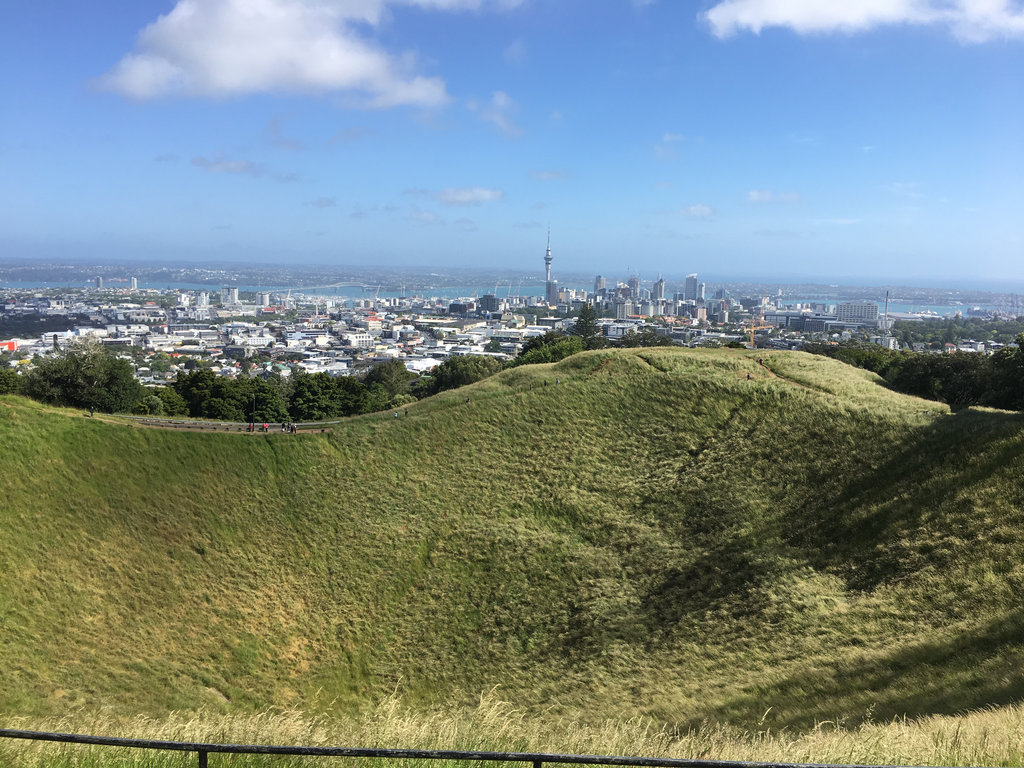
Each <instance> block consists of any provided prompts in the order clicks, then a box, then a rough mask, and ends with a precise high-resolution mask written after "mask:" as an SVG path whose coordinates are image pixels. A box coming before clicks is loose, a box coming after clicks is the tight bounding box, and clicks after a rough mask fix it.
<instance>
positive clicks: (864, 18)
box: [701, 0, 1024, 42]
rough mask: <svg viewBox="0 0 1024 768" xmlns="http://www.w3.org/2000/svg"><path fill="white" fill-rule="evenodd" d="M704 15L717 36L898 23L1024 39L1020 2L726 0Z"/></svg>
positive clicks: (965, 35)
mask: <svg viewBox="0 0 1024 768" xmlns="http://www.w3.org/2000/svg"><path fill="white" fill-rule="evenodd" d="M701 16H702V17H703V19H704V20H705V21H706V22H707V23H708V24H709V25H710V26H711V31H712V32H713V33H714V34H715V35H716V36H717V37H729V36H731V35H734V34H736V33H738V32H742V31H751V32H754V33H755V34H757V33H760V32H761V30H762V29H764V28H766V27H788V28H789V29H792V30H793V31H794V32H797V33H799V34H813V33H823V32H845V33H854V32H862V31H865V30H869V29H872V28H875V27H880V26H887V25H896V24H914V25H933V26H942V27H946V28H947V29H949V30H950V31H951V32H952V33H953V34H954V35H956V36H957V37H958V38H959V39H961V40H964V41H967V42H983V41H985V40H990V39H992V38H1000V37H1011V38H1012V37H1018V38H1020V37H1024V9H1022V8H1021V7H1020V4H1019V2H1017V0H843V2H826V1H824V0H722V2H719V3H718V4H716V5H715V6H714V7H712V8H711V9H710V10H708V11H706V12H705V13H703V14H701Z"/></svg>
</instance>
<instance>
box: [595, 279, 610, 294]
mask: <svg viewBox="0 0 1024 768" xmlns="http://www.w3.org/2000/svg"><path fill="white" fill-rule="evenodd" d="M607 287H608V286H607V284H606V283H605V280H604V277H602V276H601V275H598V276H597V277H595V278H594V293H600V292H601V291H603V290H605V288H607Z"/></svg>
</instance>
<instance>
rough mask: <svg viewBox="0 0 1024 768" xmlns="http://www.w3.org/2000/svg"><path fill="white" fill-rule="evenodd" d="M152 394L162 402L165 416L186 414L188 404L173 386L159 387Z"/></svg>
mask: <svg viewBox="0 0 1024 768" xmlns="http://www.w3.org/2000/svg"><path fill="white" fill-rule="evenodd" d="M154 394H155V395H156V396H157V397H159V398H160V401H161V402H162V403H163V409H164V410H163V413H164V415H165V416H188V404H187V403H186V402H185V398H183V397H182V396H181V395H179V394H178V393H177V392H176V391H175V390H174V388H173V387H159V388H157V389H156V390H155V391H154Z"/></svg>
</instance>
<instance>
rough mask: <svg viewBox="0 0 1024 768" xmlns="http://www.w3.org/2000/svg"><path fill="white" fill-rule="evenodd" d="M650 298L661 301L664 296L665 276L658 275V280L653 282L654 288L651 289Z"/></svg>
mask: <svg viewBox="0 0 1024 768" xmlns="http://www.w3.org/2000/svg"><path fill="white" fill-rule="evenodd" d="M651 298H652V299H653V300H654V301H663V300H664V298H665V278H663V277H662V276H661V275H658V280H657V282H655V283H654V290H652V291H651Z"/></svg>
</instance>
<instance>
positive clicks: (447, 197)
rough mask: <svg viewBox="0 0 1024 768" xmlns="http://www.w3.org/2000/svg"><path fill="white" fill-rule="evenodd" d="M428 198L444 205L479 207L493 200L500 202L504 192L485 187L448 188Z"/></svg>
mask: <svg viewBox="0 0 1024 768" xmlns="http://www.w3.org/2000/svg"><path fill="white" fill-rule="evenodd" d="M430 196H431V197H432V198H434V199H435V200H437V201H439V202H442V203H444V204H445V205H480V204H481V203H489V202H491V201H493V200H501V199H502V198H503V197H504V196H505V192H504V191H503V190H500V189H488V188H486V187H449V188H448V189H441V190H438V191H437V192H431V193H430Z"/></svg>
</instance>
